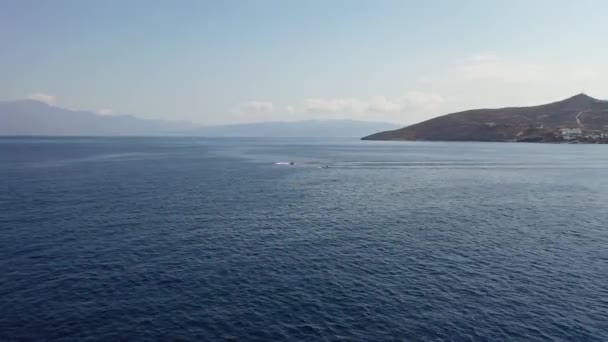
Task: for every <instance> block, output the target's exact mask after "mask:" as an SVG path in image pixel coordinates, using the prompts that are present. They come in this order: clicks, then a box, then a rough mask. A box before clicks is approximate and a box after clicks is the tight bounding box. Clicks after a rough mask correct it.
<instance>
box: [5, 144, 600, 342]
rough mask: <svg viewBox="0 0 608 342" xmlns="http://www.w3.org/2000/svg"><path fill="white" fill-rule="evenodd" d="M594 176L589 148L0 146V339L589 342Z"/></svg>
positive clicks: (595, 253) (595, 153)
mask: <svg viewBox="0 0 608 342" xmlns="http://www.w3.org/2000/svg"><path fill="white" fill-rule="evenodd" d="M291 160H293V161H295V162H296V163H297V164H296V165H295V166H285V165H275V164H274V163H275V162H281V161H291ZM325 164H327V165H329V166H330V168H329V169H321V168H319V166H321V165H325ZM607 172H608V146H605V145H545V144H508V143H406V142H402V143H382V142H360V141H348V140H330V141H325V142H321V141H305V140H247V139H242V140H221V139H220V140H205V139H185V138H184V139H169V138H167V139H160V138H158V139H144V138H138V139H136V138H69V139H68V138H63V139H51V138H47V139H24V138H20V139H17V138H3V139H0V310H1V311H0V340H21V339H32V340H76V341H82V340H87V339H90V340H105V341H109V340H118V339H125V340H174V339H185V340H195V341H199V340H223V339H234V340H243V341H247V340H259V341H284V340H309V341H322V340H327V341H331V340H353V341H390V340H394V341H404V340H410V341H411V340H451V341H469V340H473V341H483V340H505V341H506V340H509V341H518V340H526V341H535V340H538V341H541V340H547V341H551V340H555V341H560V340H561V341H607V340H608V173H607Z"/></svg>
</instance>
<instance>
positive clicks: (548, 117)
mask: <svg viewBox="0 0 608 342" xmlns="http://www.w3.org/2000/svg"><path fill="white" fill-rule="evenodd" d="M560 128H581V129H584V130H587V131H600V130H606V129H607V128H608V102H607V101H602V100H598V99H594V98H592V97H590V96H587V95H585V94H579V95H576V96H573V97H570V98H568V99H565V100H563V101H558V102H553V103H549V104H545V105H541V106H533V107H509V108H500V109H475V110H467V111H464V112H458V113H452V114H447V115H443V116H440V117H437V118H434V119H430V120H427V121H424V122H421V123H418V124H415V125H411V126H407V127H404V128H400V129H397V130H392V131H384V132H380V133H376V134H372V135H370V136H367V137H365V138H363V139H364V140H444V141H513V140H525V139H526V137H530V136H534V137H535V139H536V140H544V141H551V140H553V139H554V138H555V134H556V132H557V131H558V130H559V129H560Z"/></svg>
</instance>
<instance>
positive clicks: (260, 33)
mask: <svg viewBox="0 0 608 342" xmlns="http://www.w3.org/2000/svg"><path fill="white" fill-rule="evenodd" d="M607 14H608V1H605V0H580V1H571V0H527V1H523V0H495V1H487V0H486V1H482V0H475V1H474V0H460V1H452V0H443V1H440V0H429V1H409V0H399V1H388V0H387V1H384V0H373V1H372V0H369V1H358V0H321V1H317V0H300V1H294V0H276V1H275V0H258V1H247V0H240V1H232V0H217V1H204V0H188V1H187V0H159V1H148V0H129V1H124V0H104V1H101V0H54V1H47V0H38V1H34V0H0V76H1V78H2V82H0V100H14V99H23V98H31V99H37V100H40V101H44V102H47V103H49V104H52V105H56V106H60V107H65V108H71V109H86V110H91V111H95V112H98V113H100V114H103V115H117V114H119V113H120V114H131V115H135V116H138V117H142V118H153V119H166V120H175V121H192V122H196V123H202V124H227V123H243V122H259V121H294V120H302V119H357V120H368V121H386V122H394V123H400V124H411V123H415V122H419V121H422V120H425V119H429V118H432V117H435V116H438V115H442V114H447V113H450V112H454V111H459V110H465V109H471V108H493V107H504V106H523V105H535V104H542V103H546V102H551V101H556V100H560V99H564V98H566V97H569V96H573V95H575V94H578V93H581V92H585V93H587V94H588V95H590V96H593V97H596V98H601V99H607V98H608V63H607V62H606V61H608V44H606V41H607V39H608V38H607V37H608V21H607V20H606V15H607Z"/></svg>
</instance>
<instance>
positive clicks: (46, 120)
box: [0, 100, 398, 137]
mask: <svg viewBox="0 0 608 342" xmlns="http://www.w3.org/2000/svg"><path fill="white" fill-rule="evenodd" d="M397 127H398V126H397V125H394V124H387V123H377V122H365V121H354V120H328V121H323V120H320V121H298V122H262V123H251V124H238V125H224V126H202V125H197V124H193V123H188V122H172V121H162V120H148V119H140V118H136V117H133V116H129V115H111V116H110V115H100V114H97V113H93V112H89V111H74V110H69V109H65V108H60V107H55V106H49V105H47V104H46V103H43V102H38V101H34V100H19V101H6V102H0V135H5V136H6V135H13V136H14V135H43V136H87V135H88V136H114V135H116V136H167V135H168V136H172V135H179V136H209V137H360V136H362V135H366V134H370V133H373V132H376V131H379V130H388V129H394V128H397Z"/></svg>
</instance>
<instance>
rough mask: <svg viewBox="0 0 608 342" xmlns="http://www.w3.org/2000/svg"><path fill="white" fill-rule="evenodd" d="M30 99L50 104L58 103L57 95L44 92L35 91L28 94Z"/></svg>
mask: <svg viewBox="0 0 608 342" xmlns="http://www.w3.org/2000/svg"><path fill="white" fill-rule="evenodd" d="M27 98H28V99H30V100H34V101H39V102H43V103H46V104H47V105H49V106H54V105H56V104H57V97H56V96H53V95H49V94H44V93H34V94H30V95H28V96H27Z"/></svg>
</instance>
